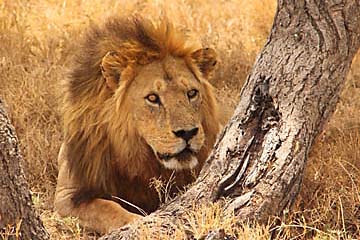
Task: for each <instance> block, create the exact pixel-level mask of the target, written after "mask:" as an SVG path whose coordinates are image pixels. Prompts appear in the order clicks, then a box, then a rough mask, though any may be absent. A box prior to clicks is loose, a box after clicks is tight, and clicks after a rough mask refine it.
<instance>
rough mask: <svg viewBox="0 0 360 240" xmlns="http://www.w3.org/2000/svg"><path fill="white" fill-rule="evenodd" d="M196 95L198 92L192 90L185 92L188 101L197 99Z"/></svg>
mask: <svg viewBox="0 0 360 240" xmlns="http://www.w3.org/2000/svg"><path fill="white" fill-rule="evenodd" d="M198 93H199V91H198V90H196V89H192V90H190V91H188V92H187V96H188V98H189V99H190V100H192V99H195V98H196V97H197V95H198Z"/></svg>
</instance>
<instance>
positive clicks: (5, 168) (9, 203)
mask: <svg viewBox="0 0 360 240" xmlns="http://www.w3.org/2000/svg"><path fill="white" fill-rule="evenodd" d="M21 164H22V156H21V154H20V149H19V143H18V139H17V137H16V134H15V130H14V127H13V126H12V125H11V123H10V121H9V118H8V116H7V114H6V112H5V110H4V106H3V103H2V102H1V100H0V233H1V234H2V235H3V236H6V237H7V238H8V239H49V235H48V233H47V232H46V230H45V228H44V226H43V224H42V222H41V220H40V217H39V216H38V215H37V214H36V213H35V210H34V207H33V205H32V201H31V195H30V191H29V188H28V185H27V182H26V180H25V177H24V173H23V170H22V165H21ZM1 234H0V235H1Z"/></svg>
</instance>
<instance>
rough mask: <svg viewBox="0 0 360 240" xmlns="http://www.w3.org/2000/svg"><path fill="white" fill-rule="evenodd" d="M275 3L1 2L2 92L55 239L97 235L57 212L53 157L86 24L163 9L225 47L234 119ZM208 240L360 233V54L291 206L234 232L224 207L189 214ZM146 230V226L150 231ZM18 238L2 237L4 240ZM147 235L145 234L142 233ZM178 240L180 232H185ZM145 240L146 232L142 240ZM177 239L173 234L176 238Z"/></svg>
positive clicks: (222, 97) (224, 91)
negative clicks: (223, 235)
mask: <svg viewBox="0 0 360 240" xmlns="http://www.w3.org/2000/svg"><path fill="white" fill-rule="evenodd" d="M275 8H276V3H275V1H274V0H253V1H251V0H243V1H240V0H237V1H236V0H221V1H215V0H211V1H206V0H174V1H165V0H153V1H151V0H148V1H140V0H133V1H127V0H118V1H115V0H103V1H100V0H93V1H82V0H76V1H66V0H47V1H46V0H30V1H25V0H17V1H10V0H0V42H1V44H0V86H1V88H0V97H1V98H2V99H4V100H5V102H6V103H7V110H8V112H9V114H10V117H11V120H12V122H13V124H14V126H15V128H16V130H17V134H18V136H19V138H20V141H21V149H22V153H23V155H24V159H25V160H26V164H25V171H26V175H27V179H28V181H29V184H30V186H31V190H32V194H33V202H34V204H35V206H36V207H37V209H38V211H39V213H40V214H41V216H42V219H43V221H44V223H45V226H46V228H47V229H48V231H49V232H50V234H51V235H52V239H93V238H95V237H96V236H94V235H93V234H92V233H89V232H88V231H86V230H84V229H82V228H81V227H80V226H79V223H78V221H77V220H76V219H73V218H65V219H63V218H60V217H59V216H57V215H56V214H55V213H54V212H53V206H52V202H53V197H54V189H55V185H56V175H57V164H56V155H57V152H58V150H59V146H60V143H61V140H62V132H61V118H60V115H59V102H60V92H59V88H60V82H61V80H62V79H64V78H65V77H66V74H67V69H68V67H69V64H70V60H71V56H72V53H73V50H74V49H75V48H76V47H77V45H76V43H77V42H78V39H79V38H81V36H82V34H83V32H84V29H85V28H86V27H87V26H88V25H89V24H91V23H92V22H101V21H103V19H105V18H106V17H108V16H111V15H128V14H130V13H141V14H144V15H146V16H148V17H152V18H156V17H157V16H159V14H161V13H165V14H166V15H167V16H168V17H169V18H170V19H172V20H173V21H174V22H175V24H176V26H178V27H181V28H186V29H189V35H190V37H191V38H192V39H193V40H194V41H199V42H201V43H202V44H203V45H204V46H210V47H213V48H214V49H216V50H217V52H218V53H219V58H220V64H219V67H218V69H217V71H216V74H215V75H214V77H213V79H212V80H211V81H212V83H213V84H214V85H215V86H216V87H217V89H218V97H219V101H220V102H221V103H222V105H227V106H229V110H228V111H227V112H225V113H224V114H227V115H231V109H232V108H233V107H234V106H235V104H236V102H237V97H238V93H239V91H240V89H241V86H242V84H243V82H244V81H245V79H246V76H247V74H248V72H249V70H250V69H251V67H252V65H253V62H254V60H255V57H256V54H257V53H258V52H259V51H260V50H261V47H262V46H263V44H264V42H265V41H266V38H267V36H268V34H269V31H270V28H271V24H272V20H273V16H274V12H275ZM189 218H190V219H191V221H193V222H197V223H199V222H200V221H201V222H202V224H198V225H200V227H198V228H196V229H194V231H195V232H196V236H201V235H202V234H204V233H206V232H207V231H208V230H209V229H212V228H219V227H222V228H225V229H226V230H227V231H228V232H232V233H235V232H237V234H238V235H239V236H241V239H268V238H269V236H270V233H269V231H270V230H274V229H275V230H277V231H275V232H274V231H273V232H274V234H275V235H273V236H274V237H277V238H278V239H290V238H291V239H296V238H299V239H303V238H307V239H356V238H360V56H358V57H357V58H355V59H354V62H353V64H352V68H351V70H350V73H349V75H348V77H347V82H346V85H345V88H344V91H343V93H342V96H341V99H340V102H339V104H338V106H337V110H336V112H335V114H334V115H333V117H332V118H331V121H330V122H329V123H328V124H327V127H326V129H325V130H324V132H323V133H322V134H321V136H320V137H319V138H318V139H317V141H316V143H315V145H314V147H313V149H312V151H311V154H310V157H309V160H308V166H307V169H306V173H305V176H304V179H303V187H302V190H301V193H300V195H299V197H298V200H297V201H296V203H295V204H294V206H293V208H292V210H291V211H289V212H288V213H285V214H284V216H283V217H282V218H281V219H277V220H276V221H275V220H274V222H273V223H275V222H276V224H273V223H269V225H268V226H257V227H255V226H252V227H251V228H250V227H247V226H246V227H243V228H235V227H234V225H233V223H234V219H231V218H226V219H222V216H221V209H219V208H218V206H216V205H213V206H207V207H204V208H203V209H200V210H199V209H198V210H196V211H195V210H194V211H193V212H190V213H189ZM144 231H146V230H144ZM8 235H11V229H9V231H8V232H7V235H0V237H1V238H4V239H6V238H7V236H8ZM144 236H146V234H144ZM178 238H179V239H181V233H179V236H178ZM145 239H146V238H145ZM172 239H175V238H172Z"/></svg>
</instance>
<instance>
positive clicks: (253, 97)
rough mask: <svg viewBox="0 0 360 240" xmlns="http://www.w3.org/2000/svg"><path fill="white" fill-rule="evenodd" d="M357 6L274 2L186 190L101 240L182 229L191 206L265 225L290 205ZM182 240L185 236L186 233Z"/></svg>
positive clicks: (354, 34)
mask: <svg viewBox="0 0 360 240" xmlns="http://www.w3.org/2000/svg"><path fill="white" fill-rule="evenodd" d="M359 4H360V2H359V1H354V0H347V1H335V0H334V1H325V0H316V1H315V0H306V1H304V0H292V1H291V0H289V1H285V0H279V1H278V8H277V12H276V16H275V20H274V24H273V28H272V31H271V34H270V36H269V38H268V41H267V43H266V44H265V46H264V48H263V50H262V52H261V53H260V55H259V56H258V58H257V61H256V63H255V66H254V68H253V70H252V72H251V74H250V76H249V77H248V80H247V82H246V84H245V85H244V87H243V90H242V93H241V100H240V103H239V105H238V107H237V109H236V111H235V113H234V116H233V117H232V119H231V120H230V122H229V124H228V125H227V126H226V128H225V130H224V132H223V134H222V135H221V136H220V137H219V140H218V142H217V144H216V145H215V148H214V151H213V152H212V154H211V156H210V157H209V158H208V160H207V162H206V164H205V166H204V168H203V170H202V172H201V173H200V176H199V178H198V179H197V181H196V182H195V183H194V185H193V186H192V187H190V188H189V190H188V191H187V192H186V193H184V194H183V195H181V196H178V197H177V198H175V199H174V200H173V201H171V202H169V203H167V204H166V205H164V206H162V207H161V208H160V209H159V210H158V211H156V212H155V213H153V214H151V215H150V216H148V217H146V218H144V219H142V220H141V221H139V222H137V223H135V224H132V225H129V226H125V227H124V228H122V229H120V230H118V231H115V232H113V233H111V234H109V235H107V236H104V237H103V238H102V239H136V237H137V236H138V234H139V232H138V230H137V229H138V226H141V225H142V226H144V225H146V226H148V228H149V229H152V231H153V232H154V233H155V234H159V233H160V232H171V231H173V229H174V228H175V227H176V226H179V225H182V227H184V224H185V226H186V215H187V214H186V213H187V211H188V210H189V209H192V208H193V207H194V205H195V206H200V205H202V204H204V203H207V202H210V201H211V202H215V201H218V200H220V199H221V198H223V197H228V198H229V199H230V202H227V203H226V205H225V202H224V205H223V207H224V209H225V210H226V211H231V212H234V213H235V214H236V215H237V216H238V218H239V221H249V220H250V221H251V220H254V221H259V222H266V221H267V220H268V218H269V216H273V215H279V214H281V212H282V211H283V210H284V209H285V208H287V207H289V206H291V204H292V203H293V201H294V199H295V198H296V196H297V194H298V192H299V188H300V185H301V180H302V176H303V171H304V168H305V164H306V160H307V156H308V153H309V150H310V148H311V146H312V144H313V142H314V140H315V138H316V136H317V135H318V134H319V132H320V131H321V130H322V128H323V126H324V124H325V123H326V122H327V121H328V119H329V117H330V116H331V114H332V113H333V111H334V109H335V106H336V103H337V102H338V99H339V95H340V92H341V89H342V87H343V85H344V79H345V77H346V74H347V72H348V70H349V67H350V64H351V61H352V59H353V56H354V55H355V53H356V52H357V50H358V48H359V44H360V6H359ZM188 234H189V236H190V235H191V231H189V233H188Z"/></svg>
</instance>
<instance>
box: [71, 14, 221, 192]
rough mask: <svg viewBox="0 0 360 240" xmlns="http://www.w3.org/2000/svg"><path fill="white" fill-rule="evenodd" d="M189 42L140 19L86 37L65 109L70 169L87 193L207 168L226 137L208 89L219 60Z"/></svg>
mask: <svg viewBox="0 0 360 240" xmlns="http://www.w3.org/2000/svg"><path fill="white" fill-rule="evenodd" d="M185 40H186V38H185V37H184V36H183V35H182V34H181V33H179V32H176V31H175V29H174V28H173V27H172V25H171V24H169V23H168V22H166V21H163V22H162V23H161V24H159V25H154V24H151V23H149V21H145V20H143V19H139V18H135V19H132V20H121V19H112V20H110V21H109V22H107V23H106V24H105V26H104V27H102V28H101V27H93V28H92V30H91V31H90V33H89V34H88V35H87V37H86V41H85V43H84V45H83V47H82V48H81V49H80V51H79V53H78V54H77V57H76V62H77V63H76V64H75V65H74V68H73V70H72V72H71V76H70V80H69V81H68V82H67V84H66V91H65V93H66V94H65V105H64V124H65V141H66V143H67V144H68V145H69V156H68V159H69V161H70V168H71V170H72V171H75V175H76V176H79V177H78V178H79V181H80V182H81V183H82V185H83V186H84V187H86V188H96V189H101V190H104V191H105V190H106V191H108V190H111V189H114V188H116V186H111V185H112V183H109V181H112V179H115V178H117V176H118V175H122V178H124V176H126V177H128V178H136V177H138V176H144V177H145V176H146V177H151V173H152V174H155V172H159V171H160V172H161V171H162V170H161V169H164V171H165V170H166V169H174V170H182V171H184V170H185V171H186V170H190V169H193V168H196V167H197V168H199V167H201V165H202V164H203V162H204V161H205V159H206V157H207V155H208V154H209V151H210V150H211V148H212V145H213V144H214V142H215V139H216V135H217V133H218V131H219V118H218V110H217V105H216V101H215V97H214V93H213V88H212V86H211V85H210V84H209V83H208V81H207V78H208V77H209V76H210V75H211V73H212V71H213V70H214V66H215V64H216V54H215V52H214V50H212V49H209V48H205V49H196V48H195V47H192V46H191V45H189V44H188V43H187V42H186V41H185ZM148 175H149V176H148ZM155 175H156V174H155Z"/></svg>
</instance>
